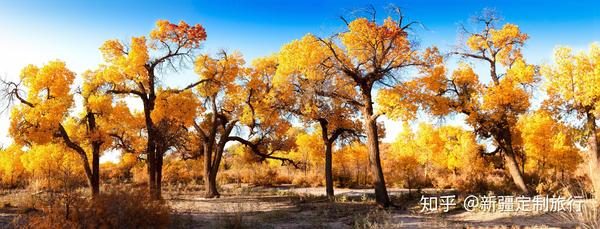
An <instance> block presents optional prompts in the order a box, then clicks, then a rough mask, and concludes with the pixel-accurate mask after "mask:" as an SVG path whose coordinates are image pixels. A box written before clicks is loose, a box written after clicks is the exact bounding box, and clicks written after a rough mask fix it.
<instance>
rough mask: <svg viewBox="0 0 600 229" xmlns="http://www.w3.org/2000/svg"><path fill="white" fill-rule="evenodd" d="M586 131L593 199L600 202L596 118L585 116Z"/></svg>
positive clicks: (599, 157)
mask: <svg viewBox="0 0 600 229" xmlns="http://www.w3.org/2000/svg"><path fill="white" fill-rule="evenodd" d="M585 127H586V131H587V132H588V133H587V135H588V136H587V137H588V143H587V144H588V150H589V161H588V165H589V168H590V170H589V174H588V176H589V177H590V180H591V181H592V186H593V188H594V197H595V198H596V200H600V152H598V144H599V143H598V136H597V134H598V133H597V127H596V117H594V115H593V114H591V113H589V112H588V114H587V121H586V125H585Z"/></svg>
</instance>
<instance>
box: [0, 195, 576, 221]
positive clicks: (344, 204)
mask: <svg viewBox="0 0 600 229" xmlns="http://www.w3.org/2000/svg"><path fill="white" fill-rule="evenodd" d="M222 189H223V191H222V196H221V198H216V199H205V198H203V197H202V192H201V190H197V189H196V190H193V189H185V190H181V189H167V190H165V191H164V194H163V197H164V198H165V199H166V200H167V201H168V203H169V204H170V205H171V207H172V208H173V211H174V212H173V228H357V227H358V228H574V227H575V226H576V225H577V224H576V223H574V220H571V219H570V218H568V217H565V216H563V215H556V214H554V215H552V214H533V213H524V212H516V213H487V212H479V213H475V212H466V211H464V210H462V209H460V208H457V209H455V210H452V211H451V212H449V213H430V214H421V213H420V212H419V210H420V206H419V205H418V197H417V198H412V199H409V200H407V199H402V198H398V196H399V195H400V194H402V193H408V190H403V189H391V190H389V191H390V195H391V196H392V197H393V199H394V202H395V203H400V204H399V205H400V207H399V208H391V209H388V210H380V209H378V208H377V207H376V206H375V204H374V202H373V200H372V197H371V196H372V190H368V189H360V190H352V189H336V201H335V202H330V201H328V200H327V199H326V198H325V197H324V196H322V195H323V194H324V192H325V191H324V188H291V187H271V188H262V187H257V188H251V187H233V186H224V187H222ZM446 191H448V190H446ZM411 192H412V190H411ZM424 192H425V193H439V192H443V191H441V190H433V189H432V190H424ZM27 195H30V194H28V193H27V192H25V191H11V192H3V193H0V204H1V206H0V228H5V227H6V226H7V225H8V224H9V222H10V221H11V220H12V219H13V218H14V217H15V216H17V215H18V214H21V213H23V212H25V211H26V210H27V209H24V208H23V207H22V206H19V205H20V203H21V204H22V202H25V201H27V199H28V198H27ZM415 196H417V195H415Z"/></svg>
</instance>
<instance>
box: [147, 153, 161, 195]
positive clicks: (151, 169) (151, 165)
mask: <svg viewBox="0 0 600 229" xmlns="http://www.w3.org/2000/svg"><path fill="white" fill-rule="evenodd" d="M146 156H147V161H146V165H147V166H148V167H147V169H148V188H149V191H150V196H151V197H152V199H159V197H158V196H157V195H156V194H157V192H156V158H155V154H154V149H152V150H150V149H149V150H147V151H146Z"/></svg>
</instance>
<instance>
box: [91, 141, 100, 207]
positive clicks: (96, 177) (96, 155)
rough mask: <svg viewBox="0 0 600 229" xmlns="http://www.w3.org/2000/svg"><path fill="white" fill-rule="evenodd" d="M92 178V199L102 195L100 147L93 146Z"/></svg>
mask: <svg viewBox="0 0 600 229" xmlns="http://www.w3.org/2000/svg"><path fill="white" fill-rule="evenodd" d="M92 147H93V149H92V177H91V180H90V186H91V189H92V197H94V196H97V195H98V194H100V146H99V145H93V146H92Z"/></svg>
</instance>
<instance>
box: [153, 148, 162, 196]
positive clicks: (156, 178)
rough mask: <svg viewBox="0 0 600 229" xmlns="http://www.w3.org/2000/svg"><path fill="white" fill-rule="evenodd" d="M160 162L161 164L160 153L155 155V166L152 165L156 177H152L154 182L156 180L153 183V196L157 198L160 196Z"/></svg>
mask: <svg viewBox="0 0 600 229" xmlns="http://www.w3.org/2000/svg"><path fill="white" fill-rule="evenodd" d="M162 164H163V158H162V153H161V154H158V153H157V155H156V166H155V167H154V169H155V173H156V177H155V178H154V182H156V184H155V187H156V189H155V194H154V195H155V197H156V199H157V200H159V199H161V198H162Z"/></svg>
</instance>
